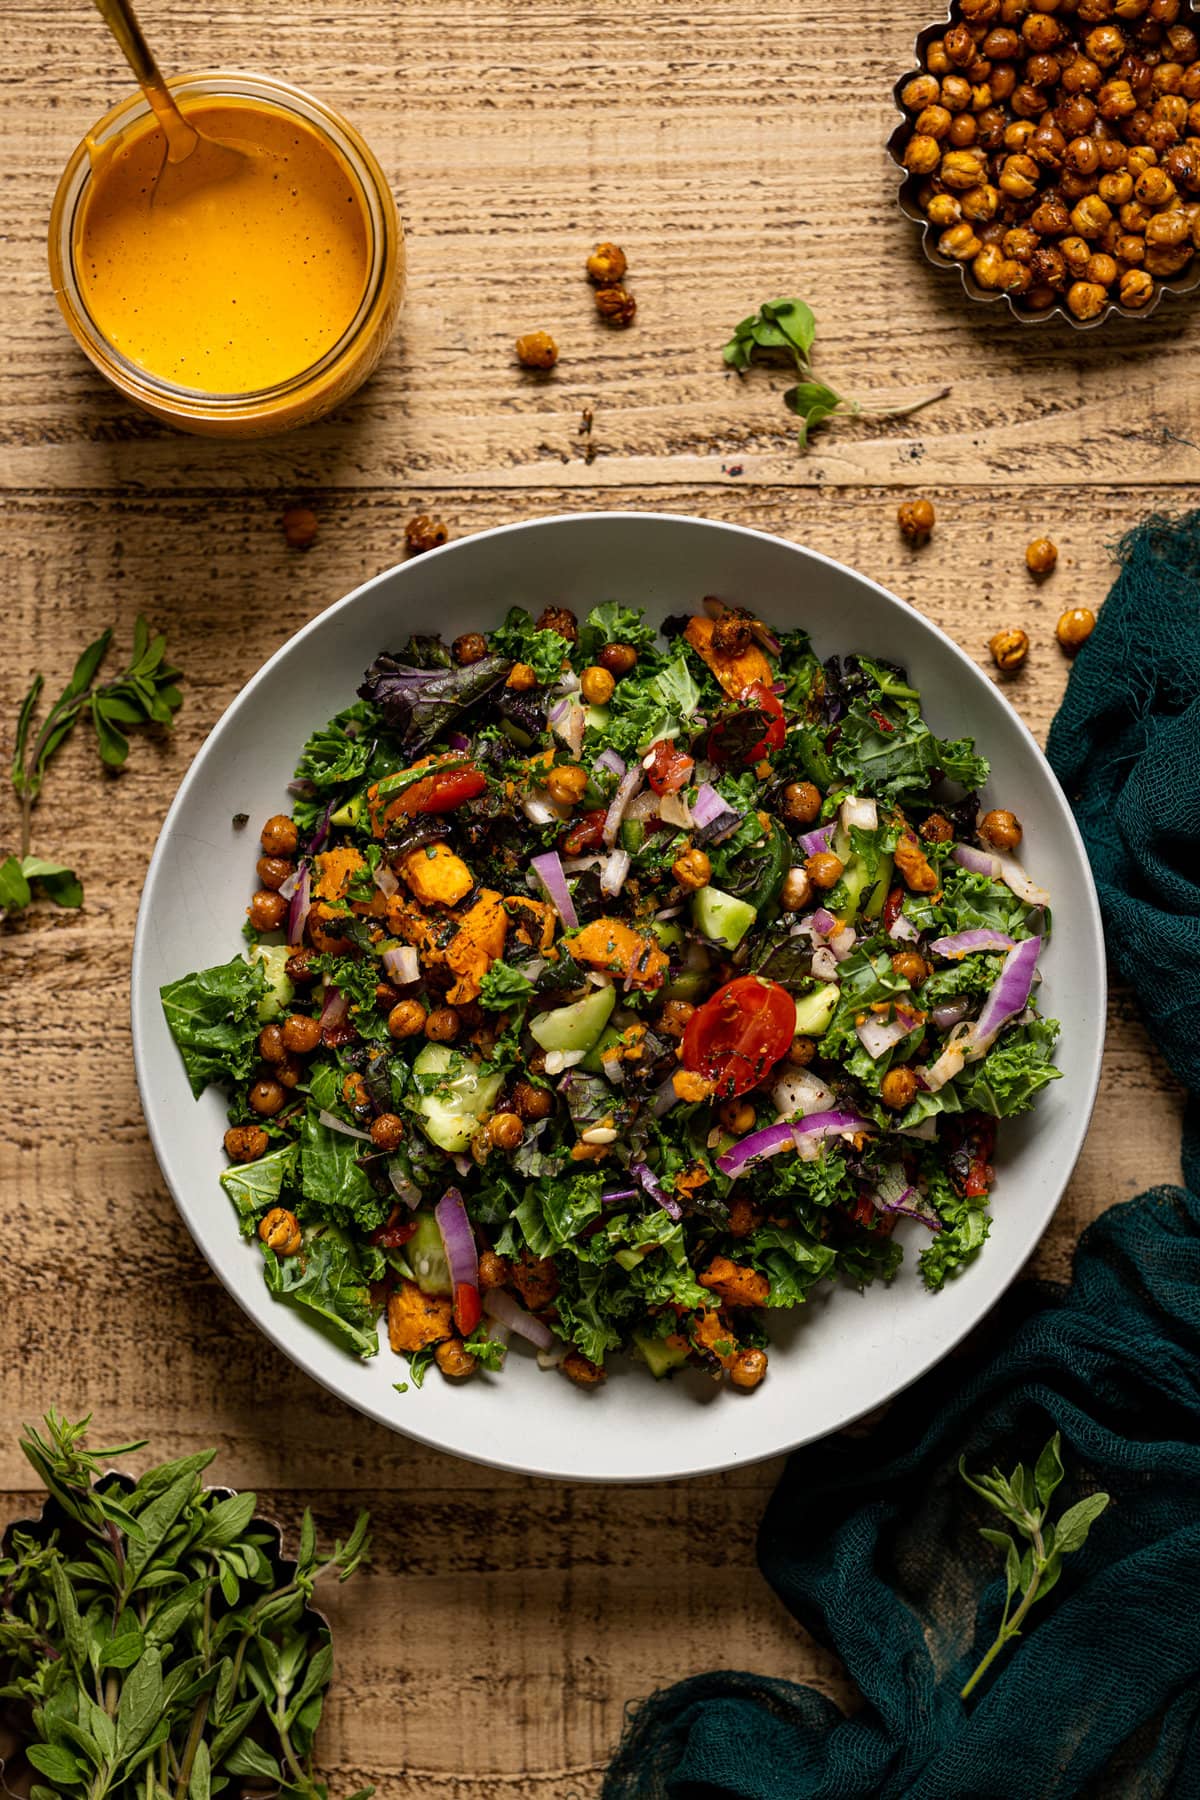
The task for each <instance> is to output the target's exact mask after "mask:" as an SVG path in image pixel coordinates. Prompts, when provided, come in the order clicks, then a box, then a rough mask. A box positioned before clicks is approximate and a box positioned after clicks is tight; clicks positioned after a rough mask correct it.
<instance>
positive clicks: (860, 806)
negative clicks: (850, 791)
mask: <svg viewBox="0 0 1200 1800" xmlns="http://www.w3.org/2000/svg"><path fill="white" fill-rule="evenodd" d="M840 817H841V821H842V826H843V829H844V830H846V831H849V830H850V828H851V826H856V827H857V828H858V830H859V831H874V830H875V828H876V826H877V825H878V824H879V808H878V807H877V806H876V804H875V802H874V800H858V799H855V798H854V796H853V795H851V797H850V798H849V799H848V800H843V801H842V805H841V812H840Z"/></svg>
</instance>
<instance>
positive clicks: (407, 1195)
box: [387, 1156, 421, 1212]
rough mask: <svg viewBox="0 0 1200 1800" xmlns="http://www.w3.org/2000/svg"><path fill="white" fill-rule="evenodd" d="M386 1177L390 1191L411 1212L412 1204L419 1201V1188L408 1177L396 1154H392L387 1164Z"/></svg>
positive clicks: (416, 1204)
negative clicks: (389, 1184) (390, 1185)
mask: <svg viewBox="0 0 1200 1800" xmlns="http://www.w3.org/2000/svg"><path fill="white" fill-rule="evenodd" d="M387 1178H388V1180H389V1181H390V1182H391V1184H392V1192H393V1193H394V1194H395V1196H396V1198H397V1200H399V1201H400V1202H401V1203H402V1205H404V1206H407V1207H408V1209H409V1211H410V1212H411V1211H412V1209H413V1207H414V1206H419V1205H420V1203H421V1190H420V1188H419V1187H418V1186H417V1184H416V1183H415V1182H414V1181H413V1180H411V1179H410V1177H409V1175H408V1174H407V1172H406V1171H405V1169H404V1168H403V1166H402V1165H401V1162H400V1158H399V1157H398V1156H393V1157H392V1158H391V1160H390V1161H389V1163H388V1165H387Z"/></svg>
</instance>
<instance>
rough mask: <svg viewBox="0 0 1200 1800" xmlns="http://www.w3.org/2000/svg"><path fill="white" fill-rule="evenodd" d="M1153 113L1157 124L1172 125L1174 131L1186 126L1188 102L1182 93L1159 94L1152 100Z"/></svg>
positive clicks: (1183, 128)
mask: <svg viewBox="0 0 1200 1800" xmlns="http://www.w3.org/2000/svg"><path fill="white" fill-rule="evenodd" d="M1153 113H1154V119H1155V122H1156V123H1157V124H1159V125H1173V126H1174V128H1175V130H1176V132H1180V131H1183V130H1185V129H1186V127H1187V117H1188V103H1187V101H1186V100H1185V99H1184V97H1183V95H1182V94H1161V95H1160V96H1159V98H1158V99H1157V100H1156V101H1155V102H1154V109H1153Z"/></svg>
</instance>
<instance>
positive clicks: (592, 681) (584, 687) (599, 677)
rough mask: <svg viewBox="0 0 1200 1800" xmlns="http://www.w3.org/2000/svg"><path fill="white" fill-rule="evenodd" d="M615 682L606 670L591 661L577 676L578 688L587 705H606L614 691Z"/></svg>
mask: <svg viewBox="0 0 1200 1800" xmlns="http://www.w3.org/2000/svg"><path fill="white" fill-rule="evenodd" d="M616 686H617V684H616V682H615V681H614V680H613V678H612V676H611V675H610V674H609V672H608V670H607V669H605V668H602V667H601V665H600V664H599V663H593V664H592V665H591V667H590V668H587V669H585V670H584V671H583V674H582V675H581V676H580V677H579V689H580V692H581V693H582V695H583V697H584V699H585V700H586V701H587V703H588V705H589V706H607V705H608V703H609V701H610V700H611V699H612V697H613V694H614V693H615V691H616Z"/></svg>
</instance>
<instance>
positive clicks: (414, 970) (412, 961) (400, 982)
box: [381, 944, 421, 987]
mask: <svg viewBox="0 0 1200 1800" xmlns="http://www.w3.org/2000/svg"><path fill="white" fill-rule="evenodd" d="M381 960H382V962H383V966H384V968H385V969H386V971H387V973H388V976H389V978H390V979H391V980H392V981H394V982H395V983H396V985H397V986H398V987H407V986H408V984H409V983H410V982H412V981H420V979H421V959H420V957H419V956H418V955H417V952H416V950H415V949H414V947H413V946H412V944H399V945H397V947H396V949H394V950H385V951H384V953H383V956H382V959H381Z"/></svg>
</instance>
